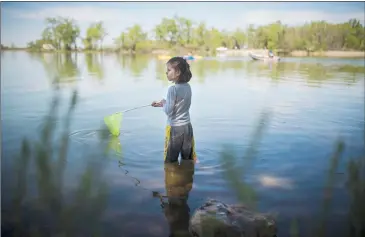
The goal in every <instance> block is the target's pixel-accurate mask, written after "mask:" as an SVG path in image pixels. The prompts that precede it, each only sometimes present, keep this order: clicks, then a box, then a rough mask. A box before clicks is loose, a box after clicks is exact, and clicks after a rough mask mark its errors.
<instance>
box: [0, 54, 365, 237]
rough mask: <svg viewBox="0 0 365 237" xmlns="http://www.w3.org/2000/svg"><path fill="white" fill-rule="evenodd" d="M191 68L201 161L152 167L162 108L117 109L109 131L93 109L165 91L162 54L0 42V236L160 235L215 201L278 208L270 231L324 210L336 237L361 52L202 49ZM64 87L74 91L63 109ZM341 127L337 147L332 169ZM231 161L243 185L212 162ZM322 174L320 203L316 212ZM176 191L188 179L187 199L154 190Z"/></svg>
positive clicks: (345, 206) (358, 120)
mask: <svg viewBox="0 0 365 237" xmlns="http://www.w3.org/2000/svg"><path fill="white" fill-rule="evenodd" d="M191 68H192V72H193V78H192V80H191V86H192V89H193V101H192V107H191V119H192V124H193V128H194V134H195V140H196V149H197V155H198V159H199V163H198V164H196V165H195V168H194V167H193V168H194V169H195V170H194V169H193V171H194V174H193V173H192V172H184V171H183V172H180V173H179V175H176V174H178V172H172V171H171V170H173V169H169V168H168V167H167V168H166V167H164V165H163V160H162V157H163V143H164V126H165V122H166V117H165V115H164V113H163V112H162V110H161V109H160V108H151V107H147V108H143V109H139V110H134V111H130V112H128V113H125V114H124V117H123V121H122V134H121V136H120V137H119V138H112V137H110V136H108V135H103V127H102V124H103V117H104V116H106V115H109V114H112V113H114V112H118V111H123V110H126V109H129V108H132V107H135V106H141V105H145V104H149V103H151V102H152V101H153V100H157V99H160V98H161V97H162V96H164V94H165V93H166V90H167V87H168V86H169V83H168V82H167V80H166V78H165V75H164V70H165V65H164V62H163V61H159V60H157V59H154V58H151V57H142V56H139V57H135V58H133V57H118V56H116V55H114V54H111V55H107V54H106V55H101V54H70V55H64V54H62V55H55V54H28V53H25V52H2V54H1V120H2V124H1V130H2V142H1V147H2V154H1V156H2V166H1V173H2V176H1V179H2V183H1V184H2V190H1V191H2V234H4V236H5V235H7V236H17V235H19V236H31V234H30V233H32V234H34V235H35V234H42V236H56V235H57V234H61V233H63V234H66V235H65V236H131V237H135V236H146V237H148V236H168V235H169V233H170V230H171V231H172V229H173V228H175V227H174V226H175V224H176V222H182V223H178V225H180V226H183V225H184V223H183V222H185V224H186V222H187V221H188V218H186V215H188V208H190V212H191V213H192V212H193V211H194V209H195V208H197V207H198V206H199V205H201V204H202V202H203V201H204V200H205V199H207V198H215V199H219V200H222V201H224V202H227V203H235V202H238V201H242V202H245V203H247V204H248V203H253V204H252V205H253V206H254V207H255V208H256V209H257V210H259V211H261V212H273V213H276V214H277V216H278V226H279V236H289V234H290V229H291V227H292V221H293V220H297V221H299V229H300V231H301V232H303V233H304V234H303V236H304V235H306V234H309V233H311V231H312V230H313V229H315V228H316V225H317V224H318V223H320V220H321V218H323V215H326V216H325V217H324V218H325V219H326V220H327V225H328V226H330V228H329V229H328V232H327V234H328V235H329V236H342V234H343V233H345V232H344V231H346V226H345V223H346V222H345V221H346V220H347V219H346V218H347V214H348V210H349V202H348V197H349V194H348V192H347V190H346V186H345V184H346V172H347V166H346V164H347V162H348V160H349V158H348V157H356V156H360V155H362V154H364V152H365V148H364V76H365V70H364V60H361V59H360V60H358V59H320V58H285V59H284V60H283V62H281V63H279V64H272V65H271V64H268V63H260V62H252V61H249V60H248V59H246V58H209V59H205V60H200V61H196V62H192V63H191ZM56 88H58V90H57V89H56ZM74 90H77V102H76V104H75V107H74V109H71V110H69V106H70V104H72V103H71V102H70V101H71V98H72V93H73V91H74ZM69 111H70V112H69ZM266 112H270V115H269V117H268V119H267V120H265V121H264V122H262V123H261V125H265V129H264V131H263V135H262V136H261V139H260V141H259V142H258V143H257V146H256V153H255V155H254V156H252V157H251V158H250V159H248V160H249V162H247V161H248V160H247V159H246V160H245V159H243V158H244V157H245V154H246V152H247V150H249V148H250V147H251V146H250V144H251V143H252V141H253V135H254V132H255V131H256V130H257V128H258V125H259V124H258V122H259V120H260V118H261V117H262V115H263V114H264V113H266ZM67 121H69V122H67ZM339 138H341V139H342V140H343V141H344V142H345V144H346V146H345V150H344V154H343V156H341V159H340V160H339V164H338V168H337V169H336V171H335V175H334V176H333V177H332V176H331V177H330V178H329V167H330V165H331V164H330V162H331V160H330V158H331V156H333V153H334V149H335V148H336V147H335V143H336V141H337V140H338V139H339ZM22 142H23V146H22ZM231 159H233V160H234V161H235V163H234V165H233V168H234V169H235V170H237V172H238V174H239V175H238V179H239V182H241V185H240V187H241V189H240V190H237V188H234V186H232V185H231V183H232V182H230V179H229V177H227V176H225V174H226V173H225V170H226V169H225V166H224V165H223V164H225V163H226V161H228V160H231ZM165 168H166V169H165ZM190 168H191V167H190ZM190 171H191V170H190ZM228 173H232V172H228ZM174 174H175V176H174ZM177 176H178V177H177ZM174 177H175V178H174ZM328 180H330V181H328ZM332 181H333V183H332V186H333V187H332V188H333V190H332V192H333V193H332V198H333V199H332V203H331V208H330V209H329V211H328V212H326V214H323V203H324V197H325V196H326V193H327V191H328V190H327V189H328V187H327V183H328V182H332ZM186 187H190V188H191V189H190V188H186ZM179 188H182V189H184V190H185V191H186V192H188V191H189V190H190V192H189V200H188V207H185V208H180V209H176V210H172V211H171V210H170V211H166V210H164V209H162V207H161V205H160V200H159V199H158V198H155V197H153V192H159V193H160V194H162V195H166V193H167V192H173V190H174V189H179ZM171 190H172V191H171ZM326 190H327V191H326ZM171 213H175V214H171ZM172 215H177V216H179V217H178V218H177V219H176V218H175V219H174V220H172V219H173V217H172ZM182 216H183V217H182ZM184 216H185V217H184ZM92 234H94V235H92Z"/></svg>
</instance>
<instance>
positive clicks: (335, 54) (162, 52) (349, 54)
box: [1, 48, 365, 58]
mask: <svg viewBox="0 0 365 237" xmlns="http://www.w3.org/2000/svg"><path fill="white" fill-rule="evenodd" d="M3 51H4V52H6V51H26V52H29V53H106V54H121V55H151V56H169V55H173V54H176V53H177V52H176V50H169V49H155V50H151V51H149V52H138V51H137V52H133V53H131V52H116V51H115V50H112V49H104V50H71V51H65V50H57V51H56V50H55V51H50V50H41V51H31V50H28V49H27V48H17V49H1V52H3ZM184 51H186V50H184ZM250 52H252V53H256V54H262V53H263V52H264V50H262V49H250V50H248V49H242V50H226V51H224V52H223V53H217V54H219V55H225V56H237V57H242V56H248V54H249V53H250ZM193 54H194V55H202V54H199V52H194V53H193ZM276 54H277V55H278V56H280V57H283V58H284V57H325V58H365V51H341V50H328V51H313V52H307V51H305V50H293V51H291V52H287V53H281V52H277V53H276ZM203 57H204V56H203Z"/></svg>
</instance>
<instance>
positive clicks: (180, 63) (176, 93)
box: [152, 57, 196, 163]
mask: <svg viewBox="0 0 365 237" xmlns="http://www.w3.org/2000/svg"><path fill="white" fill-rule="evenodd" d="M166 66H167V71H166V75H167V79H168V80H169V81H171V82H174V85H172V86H171V87H169V89H168V91H167V96H166V100H165V99H163V100H161V101H159V102H156V101H154V102H153V103H152V106H153V107H163V111H164V112H165V113H166V115H167V126H166V137H165V149H164V160H165V163H171V162H177V161H178V158H179V154H180V153H181V158H182V159H184V160H194V161H195V160H196V153H195V142H194V136H193V127H192V126H191V123H190V114H189V109H190V104H191V96H192V93H191V88H190V85H189V83H188V82H189V81H190V79H191V77H192V74H191V71H190V65H189V64H188V63H187V61H186V60H185V59H184V58H182V57H173V58H171V59H170V60H169V61H168V62H167V64H166Z"/></svg>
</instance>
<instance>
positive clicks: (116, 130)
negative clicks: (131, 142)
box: [104, 113, 123, 136]
mask: <svg viewBox="0 0 365 237" xmlns="http://www.w3.org/2000/svg"><path fill="white" fill-rule="evenodd" d="M122 118H123V114H122V113H115V114H112V115H109V116H106V117H105V118H104V122H105V124H106V126H107V127H108V129H109V131H110V133H111V134H112V135H114V136H119V134H120V127H121V123H122Z"/></svg>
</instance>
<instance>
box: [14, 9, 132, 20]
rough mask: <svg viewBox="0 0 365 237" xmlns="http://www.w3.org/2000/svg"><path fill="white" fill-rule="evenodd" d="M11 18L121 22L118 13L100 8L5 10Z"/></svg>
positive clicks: (120, 16)
mask: <svg viewBox="0 0 365 237" xmlns="http://www.w3.org/2000/svg"><path fill="white" fill-rule="evenodd" d="M7 11H8V12H9V13H10V14H11V15H12V16H13V17H15V18H21V19H34V20H44V19H45V18H47V17H55V16H61V17H69V18H73V19H74V20H76V21H81V22H85V21H86V22H94V21H98V20H103V21H112V20H122V19H125V18H126V16H123V15H122V14H121V13H120V11H118V10H116V9H111V8H102V7H50V8H43V9H39V10H33V11H29V10H28V11H25V10H13V9H11V10H10V9H9V10H7Z"/></svg>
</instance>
